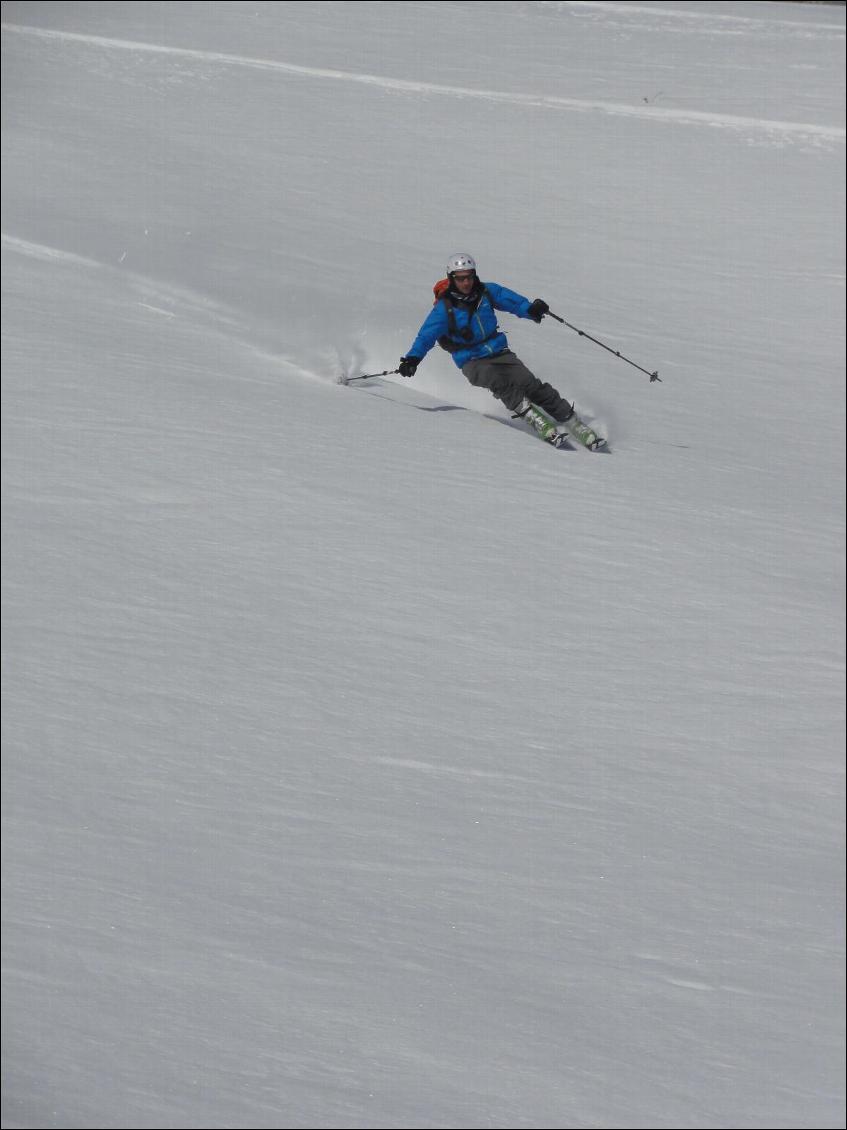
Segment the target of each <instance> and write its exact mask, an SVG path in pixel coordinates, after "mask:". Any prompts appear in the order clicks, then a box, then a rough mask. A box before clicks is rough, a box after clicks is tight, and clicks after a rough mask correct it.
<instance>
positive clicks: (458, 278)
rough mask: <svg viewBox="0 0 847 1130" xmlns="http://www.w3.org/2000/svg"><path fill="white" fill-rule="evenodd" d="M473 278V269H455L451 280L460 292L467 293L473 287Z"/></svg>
mask: <svg viewBox="0 0 847 1130" xmlns="http://www.w3.org/2000/svg"><path fill="white" fill-rule="evenodd" d="M475 278H476V272H475V271H456V272H455V273H454V275H453V282H454V283H455V284H456V289H457V290H458V291H459V293H460V294H469V293H470V292H471V289H472V288H473V284H474V279H475Z"/></svg>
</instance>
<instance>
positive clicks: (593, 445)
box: [562, 408, 606, 451]
mask: <svg viewBox="0 0 847 1130" xmlns="http://www.w3.org/2000/svg"><path fill="white" fill-rule="evenodd" d="M562 423H563V424H564V426H565V428H567V430H568V432H569V433H570V434H571V435H572V436H573V438H574V439H575V440H576V441H577V443H581V444H582V446H583V447H587V448H588V450H589V451H599V450H600V448H601V447H605V446H606V441H605V440H604V439H603V438H602V437H601V436H598V435H597V433H596V432H595V431H594V429H593V428H592V427H590V426H589V425H588V424H585V423H583V421H582V420H580V418H579V416H577V414H576V409H575V408H571V414H570V416H568V418H567V419H566V420H563V421H562Z"/></svg>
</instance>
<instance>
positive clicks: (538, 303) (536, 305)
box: [526, 298, 550, 322]
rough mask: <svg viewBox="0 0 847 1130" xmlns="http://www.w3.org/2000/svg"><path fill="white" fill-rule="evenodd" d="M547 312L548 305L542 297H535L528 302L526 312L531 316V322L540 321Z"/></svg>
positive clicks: (548, 309) (548, 311)
mask: <svg viewBox="0 0 847 1130" xmlns="http://www.w3.org/2000/svg"><path fill="white" fill-rule="evenodd" d="M549 313H550V307H549V306H548V305H547V303H546V302H545V301H544V299H543V298H536V300H535V301H534V302H533V303H531V304H530V307H529V309H528V310H527V312H526V314H527V317H528V318H532V320H533V322H540V321H541V319H542V318H543V317H544V315H545V314H549Z"/></svg>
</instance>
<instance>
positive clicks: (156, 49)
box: [2, 23, 847, 145]
mask: <svg viewBox="0 0 847 1130" xmlns="http://www.w3.org/2000/svg"><path fill="white" fill-rule="evenodd" d="M2 28H3V31H4V32H14V33H17V34H20V35H29V36H33V37H35V38H38V39H46V40H60V41H63V42H68V43H84V44H88V45H90V46H95V47H105V48H112V49H114V50H121V51H137V52H146V53H149V54H157V55H168V56H172V57H176V58H181V59H194V60H197V61H198V62H202V63H207V64H208V63H213V64H219V65H223V66H237V67H249V68H251V69H253V70H268V71H278V72H280V73H281V74H287V75H293V76H297V77H301V78H309V79H327V80H329V81H333V82H351V83H359V84H361V85H365V86H376V87H380V88H382V89H383V90H393V91H397V92H399V93H403V94H423V95H440V96H443V97H453V98H475V99H479V100H482V101H487V102H497V103H508V104H510V105H515V106H533V107H537V108H544V109H550V110H565V111H571V112H574V113H601V114H607V115H609V116H613V117H631V118H638V119H641V120H644V121H654V122H661V123H663V124H670V125H700V126H708V127H711V128H715V129H726V130H734V131H737V132H743V133H748V134H749V133H753V134H754V135H761V134H764V135H765V136H767V137H769V138H770V140H771V141H773V142H774V143H776V144H782V143H784V142H785V141H789V140H806V141H813V142H814V143H815V144H817V145H820V144H822V143H826V142H829V143H832V144H837V143H843V142H844V140H845V135H847V131H845V130H844V129H843V128H842V127H839V126H825V125H817V124H813V123H810V122H785V121H773V120H770V119H767V118H750V117H743V116H740V115H736V114H719V113H712V112H707V111H700V110H674V109H670V108H668V107H664V106H663V107H658V106H656V105H655V104H651V103H643V104H639V105H636V104H633V105H629V104H627V103H621V102H604V101H601V100H595V99H582V98H560V97H557V96H555V95H545V94H521V93H517V92H514V91H511V92H508V91H498V90H480V89H476V88H473V87H463V86H448V85H443V84H440V83H428V82H416V81H412V80H409V79H398V78H389V77H386V76H384V75H371V74H361V73H357V72H354V71H339V70H333V69H329V68H325V67H303V66H298V65H296V64H294V63H284V62H281V61H279V60H275V59H256V58H251V57H249V56H244V55H232V54H228V53H223V52H217V51H201V50H196V49H193V48H188V47H167V46H163V45H161V44H155V43H142V42H137V41H134V40H127V39H115V38H111V37H106V36H98V35H84V34H81V33H77V32H69V31H55V30H52V29H47V28H37V27H29V26H26V25H22V24H6V23H4V24H3V25H2Z"/></svg>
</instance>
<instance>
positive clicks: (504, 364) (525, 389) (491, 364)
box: [397, 253, 604, 448]
mask: <svg viewBox="0 0 847 1130" xmlns="http://www.w3.org/2000/svg"><path fill="white" fill-rule="evenodd" d="M434 290H435V293H436V302H435V305H434V307H433V309H432V310H431V312H430V314H429V316H428V317H427V319H426V321H425V322H424V323H423V325H422V326H421V328H420V330H419V331H418V336H417V337H416V338H415V340H414V342H413V343H412V347H411V349H410V350H409V352H408V353H407V354H406V355H405V356H404V357H401V359H400V364H399V366H398V369H397V371H398V372H399V373H400V375H401V376H403V377H413V376H414V375H415V370H416V369H417V367H418V365H420V363H421V361H423V359H424V357H426V355H427V353H429V351H430V349H432V347H433V346H434V345H435V344H436V342H437V343H438V344H439V345H440V346H441V347H442V348H443V349H446V350H447V351H448V353H451V354H452V355H453V360H454V361H455V363H456V365H457V366H458V367H459V368H460V369H461V370H462V372H463V373H464V375H465V377H466V378H467V379H468V381H470V383H471V384H472V385H476V386H478V387H481V388H487V389H489V391H490V392H491V393H492V394H493V395H494V396H495V397H496V398H497V399H498V400H500V401H502V402H503V404H505V405H506V407H507V408H508V409H509V410H510V411H511V412H512V413H513V415H514V416H515V417H521V418H523V419H525V420H526V421H527V423H529V424H530V425H531V426H532V427H534V428H535V430H536V431H537V432H538V434H539V435H540V436H541V438H542V439H545V440H547V441H548V442H550V443H553V444H555V445H556V446H559V445H560V444H561V443H562V441H563V438H564V437H563V435H562V433H561V432H560V431H559V429H558V428H557V424H563V425H564V426H565V428H566V429H567V431H568V432H570V433H571V435H573V437H574V438H575V439H577V440H578V441H579V442H580V443H582V444H584V445H585V446H586V447H590V448H597V447H599V446H602V444H603V442H604V441H603V440H601V439H599V438H598V436H597V434H596V432H594V431H593V430H592V429H591V428H590V427H589V426H588V425H587V424H584V423H583V422H582V421H581V420H580V419H579V417H578V416H577V414H576V412H574V409H573V405H571V404H569V403H568V402H567V400H565V399H563V397H561V396H560V395H559V393H558V392H557V391H556V389H554V388H553V386H552V385H549V384H545V383H542V382H541V381H540V380H539V379H538V378H537V377H536V376H535V375H534V374H533V373H531V372H530V371H529V369H528V368H527V367H526V365H524V363H523V362H522V361H521V360H520V359H519V358H518V357H517V356H516V355H515V354H514V353H513V352H512V351H511V349H509V343H508V341H507V340H506V335H505V334H504V333H502V332H501V330H500V328H499V326H498V325H497V315H496V314H495V310H506V311H508V312H509V313H510V314H515V315H516V316H517V317H518V318H530V319H531V320H532V321H534V322H539V323H540V322H541V320H542V318H543V317H544V315H545V314H547V313H548V312H549V310H550V307H549V306H548V305H547V303H546V302H545V301H544V300H543V299H542V298H536V299H535V300H534V301H533V302H530V301H529V299H528V298H524V297H523V296H522V295H520V294H516V293H515V291H513V290H509V289H508V288H507V287H505V286H500V285H499V283H493V282H487V283H483V282H481V281H480V279H479V277H478V276H477V273H476V262H475V261H474V259H473V256H471V255H467V254H464V253H460V254H457V255H451V256H450V260H449V262H448V264H447V279H446V280H444V288H443V291H441V290H440V288H439V285H436V287H435V288H434ZM439 295H440V297H439Z"/></svg>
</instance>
